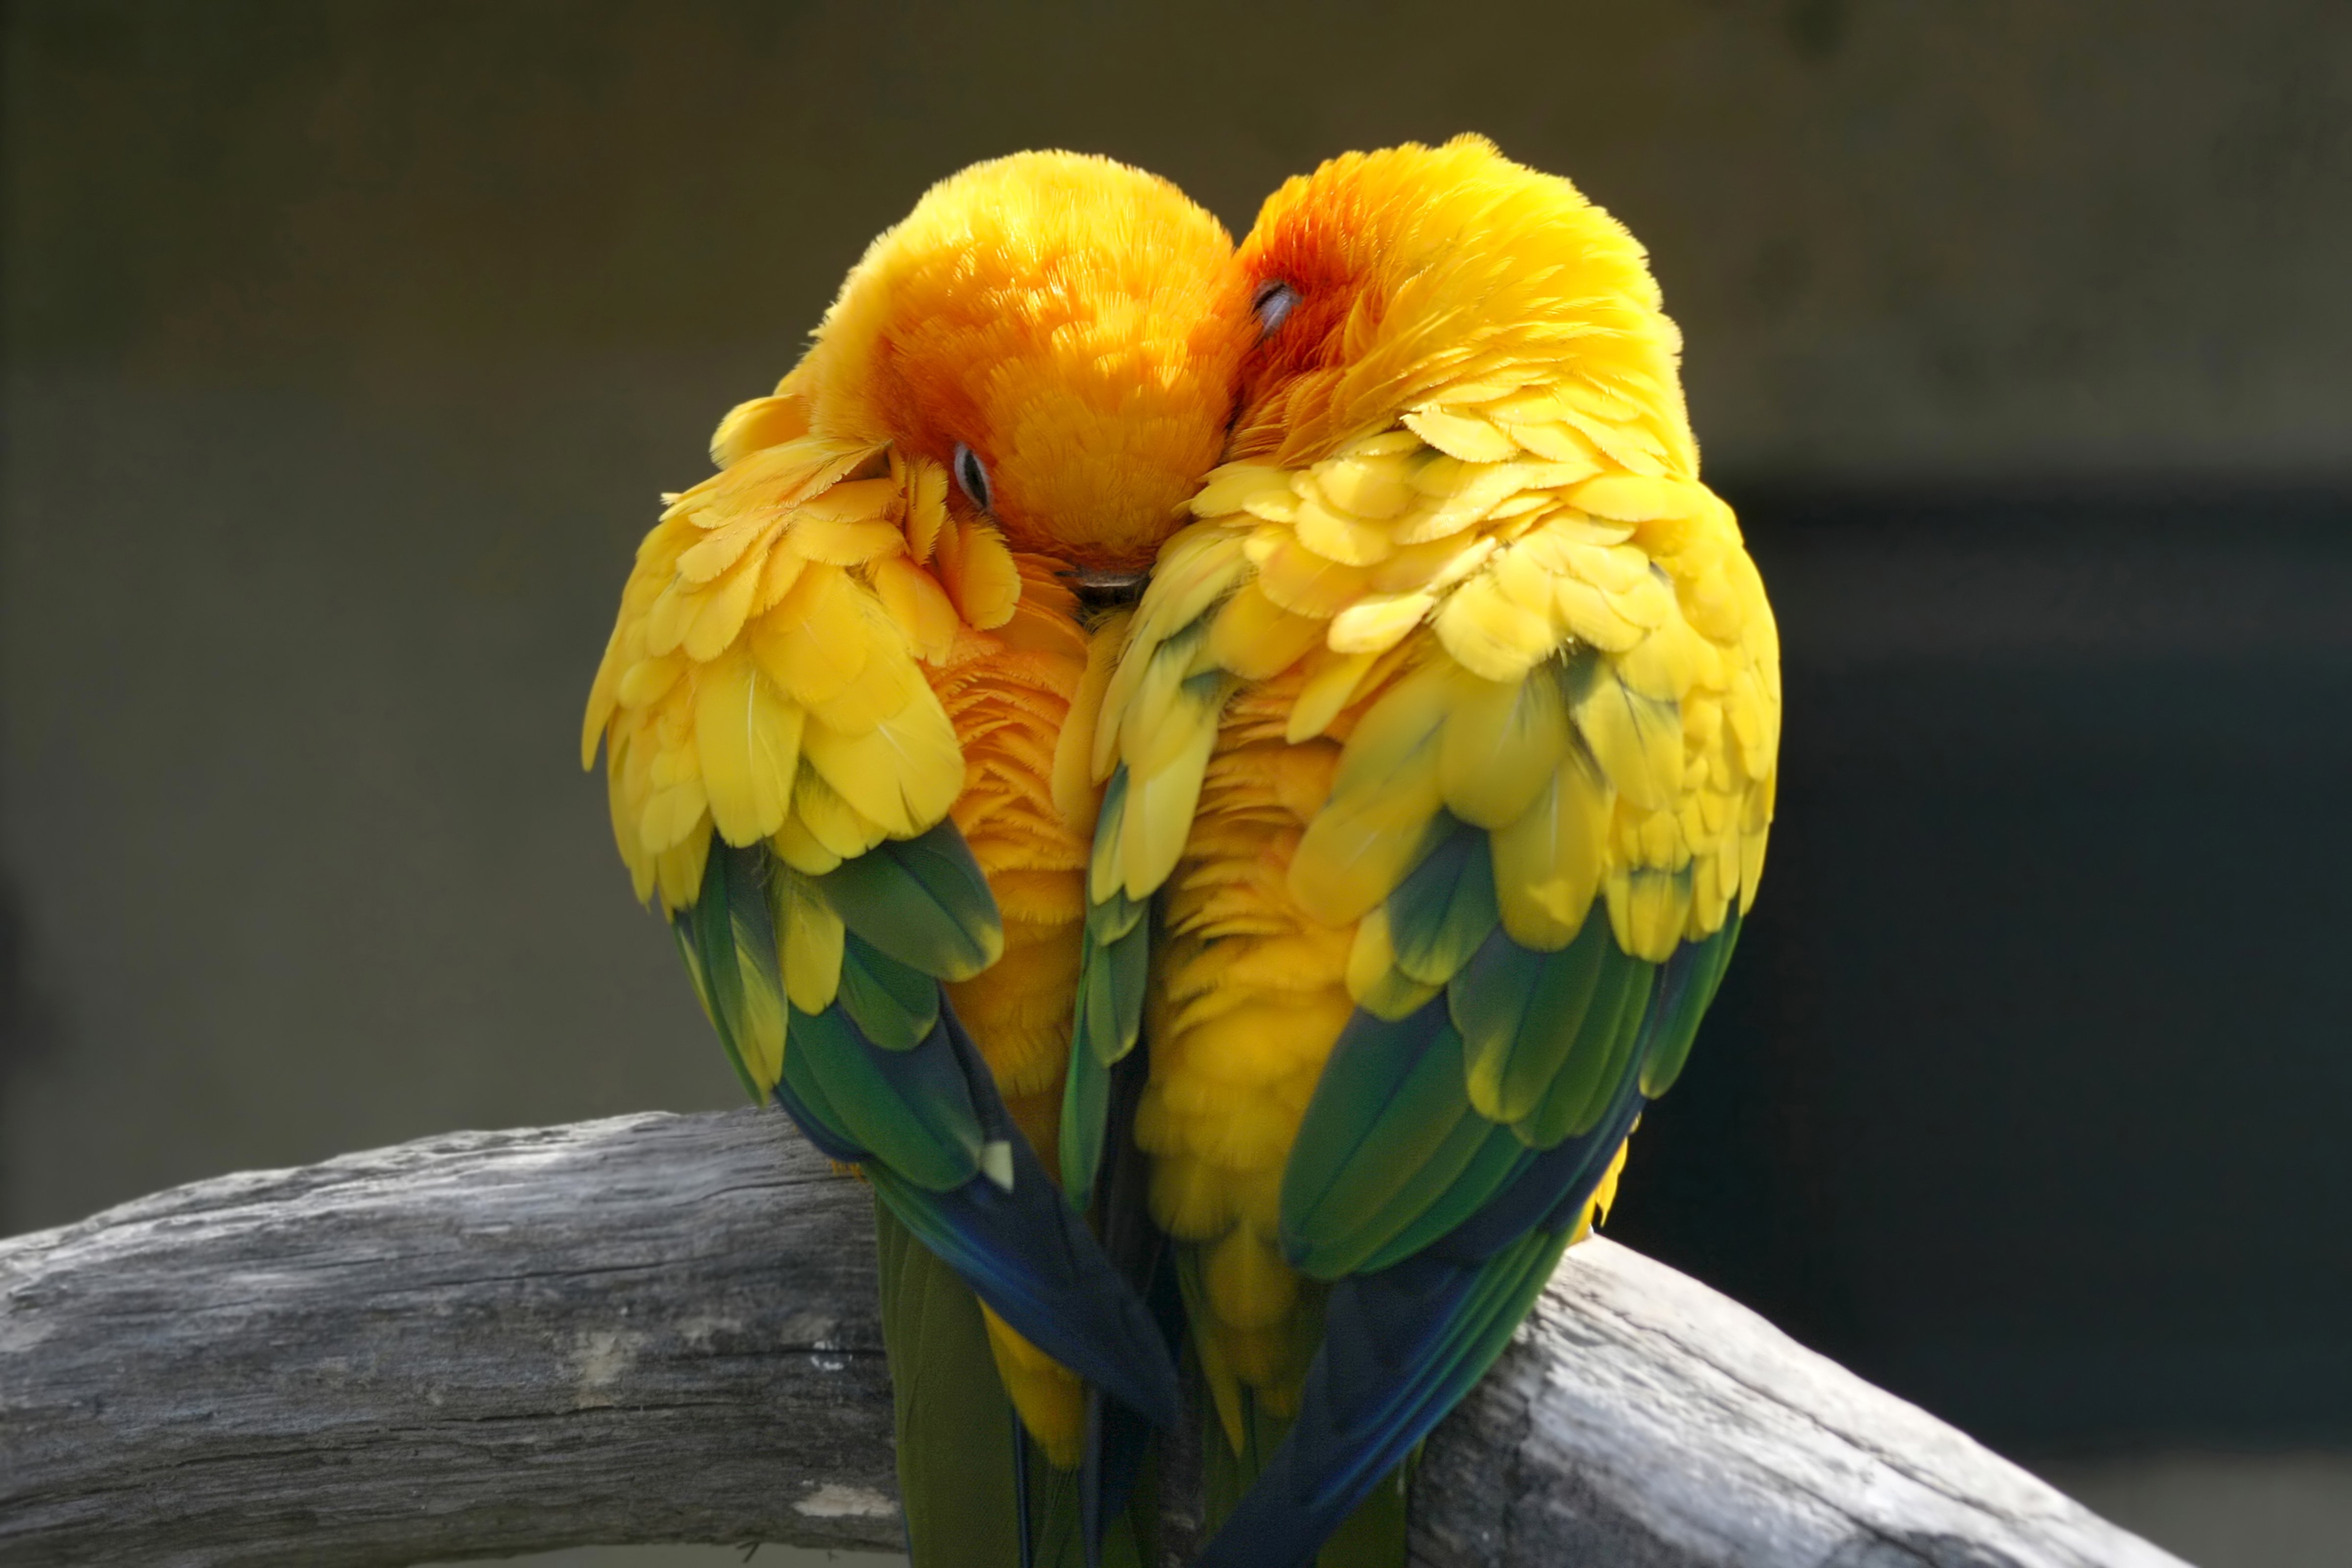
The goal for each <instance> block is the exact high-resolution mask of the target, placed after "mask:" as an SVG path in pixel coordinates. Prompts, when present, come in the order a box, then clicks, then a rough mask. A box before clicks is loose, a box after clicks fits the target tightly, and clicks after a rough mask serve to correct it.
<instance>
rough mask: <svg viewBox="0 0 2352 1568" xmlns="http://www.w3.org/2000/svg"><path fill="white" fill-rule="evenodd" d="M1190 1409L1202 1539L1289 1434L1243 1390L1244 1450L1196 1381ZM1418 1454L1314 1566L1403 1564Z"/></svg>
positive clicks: (1385, 1567) (1389, 1567) (1335, 1535)
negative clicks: (1196, 1416) (1194, 1413)
mask: <svg viewBox="0 0 2352 1568" xmlns="http://www.w3.org/2000/svg"><path fill="white" fill-rule="evenodd" d="M1193 1401H1194V1408H1196V1409H1198V1410H1201V1411H1202V1413H1203V1414H1202V1422H1201V1539H1202V1540H1203V1541H1206V1540H1208V1539H1209V1538H1210V1537H1211V1536H1213V1535H1214V1534H1216V1532H1217V1530H1218V1527H1219V1526H1221V1525H1223V1523H1224V1521H1225V1516H1226V1515H1227V1514H1229V1513H1231V1512H1233V1510H1234V1504H1235V1503H1237V1502H1239V1501H1241V1498H1242V1494H1243V1493H1244V1492H1245V1491H1247V1490H1248V1489H1250V1487H1251V1485H1252V1484H1253V1483H1254V1482H1255V1481H1256V1479H1257V1475H1258V1468H1259V1465H1260V1463H1261V1459H1262V1458H1263V1457H1265V1456H1270V1455H1272V1454H1273V1452H1274V1450H1275V1449H1276V1447H1279V1446H1280V1444H1281V1442H1282V1440H1283V1438H1284V1437H1285V1436H1288V1435H1289V1431H1290V1424H1289V1423H1288V1422H1287V1421H1284V1420H1282V1419H1281V1418H1280V1417H1278V1416H1276V1415H1270V1414H1268V1413H1267V1412H1266V1411H1265V1409H1263V1408H1262V1407H1260V1405H1258V1403H1257V1401H1256V1399H1255V1398H1254V1397H1252V1396H1251V1395H1250V1394H1248V1392H1246V1391H1244V1393H1243V1394H1242V1439H1243V1444H1244V1452H1242V1453H1239V1454H1236V1453H1234V1446H1233V1442H1232V1440H1231V1439H1230V1438H1228V1437H1227V1436H1225V1425H1224V1423H1223V1421H1221V1420H1219V1419H1218V1417H1217V1411H1216V1404H1215V1402H1214V1401H1213V1400H1212V1399H1211V1398H1210V1397H1209V1390H1208V1387H1207V1385H1206V1384H1200V1383H1198V1382H1197V1380H1196V1384H1195V1387H1194V1389H1193ZM1418 1458H1419V1454H1418V1451H1417V1450H1416V1452H1415V1457H1414V1458H1413V1459H1409V1460H1407V1461H1406V1462H1405V1463H1404V1465H1403V1466H1402V1468H1400V1469H1399V1471H1398V1472H1397V1473H1396V1474H1394V1475H1391V1476H1390V1477H1389V1478H1387V1479H1385V1480H1383V1481H1381V1484H1380V1485H1379V1487H1377V1488H1376V1489H1374V1490H1373V1492H1372V1495H1371V1496H1370V1497H1368V1498H1366V1499H1365V1500H1363V1501H1362V1502H1361V1503H1360V1504H1359V1505H1358V1506H1357V1509H1356V1511H1355V1512H1353V1513H1351V1514H1349V1516H1348V1517H1347V1518H1346V1519H1345V1520H1344V1521H1341V1522H1340V1525H1339V1529H1337V1530H1335V1531H1332V1532H1331V1537H1330V1539H1329V1540H1328V1541H1326V1542H1324V1543H1323V1550H1322V1551H1321V1552H1318V1553H1317V1554H1316V1558H1315V1564H1316V1568H1405V1549H1406V1546H1407V1542H1406V1518H1405V1503H1406V1499H1407V1494H1408V1493H1409V1492H1410V1491H1411V1490H1412V1485H1411V1482H1412V1469H1413V1468H1414V1465H1415V1462H1416V1461H1417V1459H1418Z"/></svg>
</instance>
